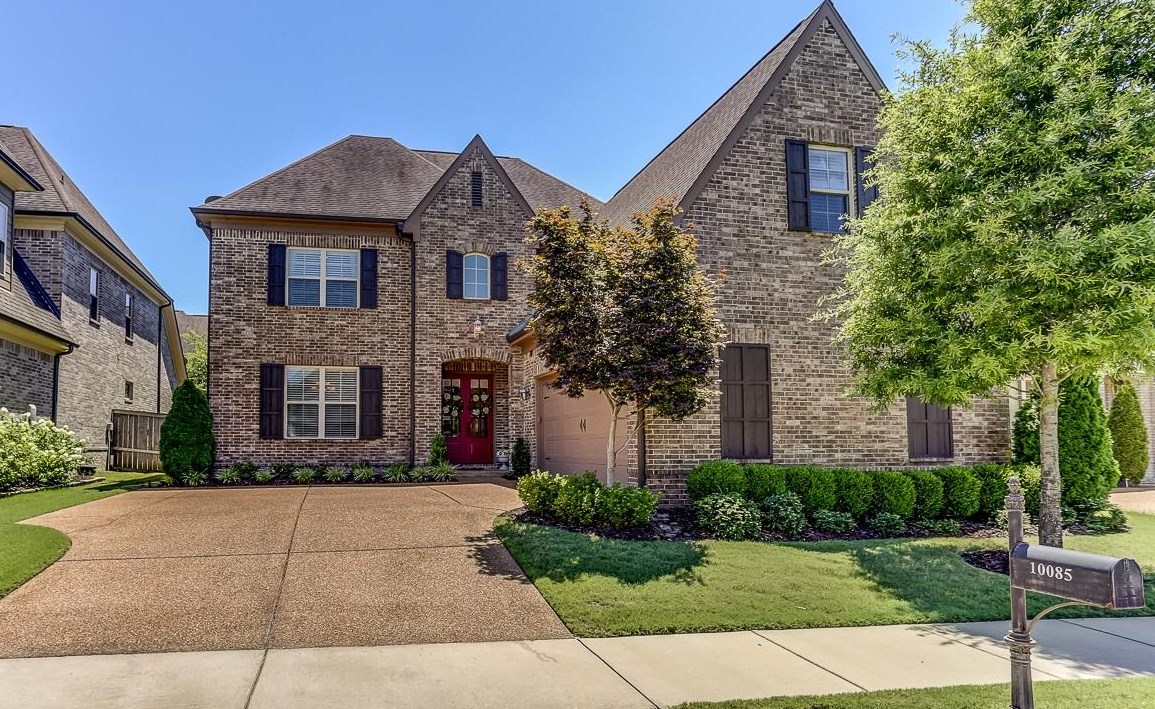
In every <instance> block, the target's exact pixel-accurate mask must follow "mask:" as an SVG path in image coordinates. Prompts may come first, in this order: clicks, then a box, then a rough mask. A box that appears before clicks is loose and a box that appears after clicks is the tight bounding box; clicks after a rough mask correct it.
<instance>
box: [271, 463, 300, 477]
mask: <svg viewBox="0 0 1155 709" xmlns="http://www.w3.org/2000/svg"><path fill="white" fill-rule="evenodd" d="M270 470H271V472H272V473H273V478H274V479H276V480H292V479H293V476H294V475H295V474H296V472H297V466H295V465H293V464H292V463H274V464H273V466H272V468H270Z"/></svg>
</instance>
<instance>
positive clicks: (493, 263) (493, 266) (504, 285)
mask: <svg viewBox="0 0 1155 709" xmlns="http://www.w3.org/2000/svg"><path fill="white" fill-rule="evenodd" d="M508 279H509V257H508V256H506V255H505V254H494V255H493V256H492V257H490V259H489V296H490V297H491V298H493V299H494V300H508V299H509V280H508Z"/></svg>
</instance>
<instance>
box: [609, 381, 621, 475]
mask: <svg viewBox="0 0 1155 709" xmlns="http://www.w3.org/2000/svg"><path fill="white" fill-rule="evenodd" d="M606 398H607V399H609V402H610V411H611V413H610V437H609V440H608V441H606V485H613V484H614V468H616V467H617V464H618V447H617V440H616V439H617V437H618V415H619V414H621V411H622V405H621V404H619V403H617V402H616V401H614V400H613V399H610V398H609V395H608V394H607V395H606Z"/></svg>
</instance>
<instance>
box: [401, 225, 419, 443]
mask: <svg viewBox="0 0 1155 709" xmlns="http://www.w3.org/2000/svg"><path fill="white" fill-rule="evenodd" d="M403 226H404V222H400V221H399V222H397V233H398V234H401V228H402V227H403ZM409 465H411V466H412V465H417V240H416V239H414V238H413V235H412V234H410V235H409Z"/></svg>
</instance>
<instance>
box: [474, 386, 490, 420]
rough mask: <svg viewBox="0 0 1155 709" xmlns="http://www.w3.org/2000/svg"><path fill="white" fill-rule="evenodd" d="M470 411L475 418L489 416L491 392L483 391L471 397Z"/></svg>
mask: <svg viewBox="0 0 1155 709" xmlns="http://www.w3.org/2000/svg"><path fill="white" fill-rule="evenodd" d="M469 404H470V406H469V413H470V415H472V416H473V418H475V419H484V418H488V417H489V410H490V409H489V404H490V402H489V392H487V391H482V392H480V393H477V394H474V395H473V396H471V397H470V402H469Z"/></svg>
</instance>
